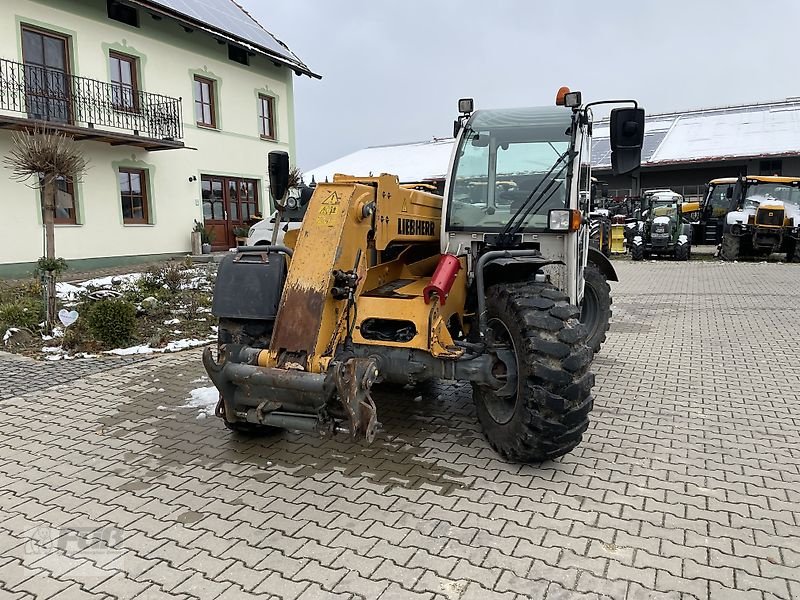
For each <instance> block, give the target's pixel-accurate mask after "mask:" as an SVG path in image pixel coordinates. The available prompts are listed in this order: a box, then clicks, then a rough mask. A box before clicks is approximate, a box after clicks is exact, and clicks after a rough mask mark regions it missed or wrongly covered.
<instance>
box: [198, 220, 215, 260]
mask: <svg viewBox="0 0 800 600" xmlns="http://www.w3.org/2000/svg"><path fill="white" fill-rule="evenodd" d="M194 231H196V232H198V233H199V234H200V243H201V248H202V252H203V254H211V243H212V242H213V241H214V236H215V235H216V232H215V231H214V230H213V229H211V228H210V227H206V225H205V224H204V223H200V222H199V221H197V220H195V222H194Z"/></svg>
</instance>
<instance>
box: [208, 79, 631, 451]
mask: <svg viewBox="0 0 800 600" xmlns="http://www.w3.org/2000/svg"><path fill="white" fill-rule="evenodd" d="M609 102H610V101H609ZM615 102H616V101H615ZM624 102H625V103H627V104H630V105H632V106H625V107H618V108H614V109H613V110H612V113H611V144H612V149H613V151H614V154H613V165H614V170H615V172H616V173H628V172H631V171H633V170H635V169H637V168H638V167H639V163H640V154H641V146H642V139H643V133H644V110H643V109H641V108H639V107H638V106H637V104H636V102H635V101H624ZM556 104H557V106H553V107H540V108H523V109H505V110H477V111H473V102H472V100H471V99H464V100H461V101H459V111H460V116H459V118H458V119H457V120H456V122H455V131H456V141H455V144H454V151H453V155H452V159H451V165H450V169H449V175H448V180H447V183H446V189H445V194H444V197H442V196H437V195H434V194H430V193H427V192H425V191H421V190H418V189H409V188H408V187H403V186H401V185H399V183H398V179H397V178H396V177H395V176H393V175H380V176H378V177H353V176H344V175H337V176H335V177H334V178H333V182H331V183H324V184H318V185H317V187H316V189H315V190H314V193H313V196H312V197H311V199H310V200H309V201H308V204H307V205H305V206H302V207H301V206H297V203H294V205H293V206H291V207H287V206H285V205H284V202H283V199H284V198H285V196H286V187H287V173H288V170H289V159H288V156H287V155H286V154H285V153H280V152H273V153H270V156H269V175H270V189H271V193H272V196H273V198H274V199H275V200H276V204H277V206H278V209H279V215H281V212H280V211H283V216H279V217H278V219H279V220H280V219H281V218H289V220H297V214H296V211H298V210H300V211H304V216H303V218H302V226H301V227H300V229H295V230H289V231H287V232H286V234H285V236H284V239H283V244H282V245H269V246H257V247H251V248H247V247H244V248H239V249H238V252H237V253H236V254H235V255H231V256H229V257H226V259H225V260H224V261H223V262H222V263H221V265H220V268H219V272H218V276H217V282H216V288H215V292H214V301H213V312H214V314H215V315H217V316H218V317H219V319H220V322H219V347H218V350H217V352H216V353H215V352H213V351H212V350H211V349H207V350H206V352H205V353H204V355H203V362H204V365H205V367H206V370H207V371H208V374H209V376H210V378H211V380H212V381H213V382H214V384H215V385H216V387H217V388H218V389H219V391H220V401H219V404H218V407H217V415H218V416H219V417H221V418H222V419H223V420H224V422H225V424H226V425H227V427H229V428H230V429H233V430H235V431H261V430H269V429H271V428H278V429H288V430H299V431H306V432H316V433H318V434H320V435H326V436H328V435H335V434H348V435H350V436H351V437H352V438H353V439H354V440H357V439H366V440H367V441H371V440H372V439H373V438H374V437H375V435H376V434H377V432H378V430H379V421H378V416H379V415H378V410H377V408H376V406H375V403H374V402H373V399H372V395H371V387H372V385H373V384H374V383H376V382H380V381H386V382H390V383H398V384H417V383H421V382H424V381H426V380H429V379H432V378H439V379H448V380H457V381H468V382H470V383H471V384H472V388H473V396H474V400H475V404H476V408H477V414H478V418H479V420H480V422H481V425H482V427H483V430H484V432H485V434H486V437H487V439H488V441H489V443H490V444H491V446H492V447H493V448H494V449H495V450H496V451H497V452H498V453H499V454H500V455H501V456H503V457H504V458H505V459H507V460H510V461H518V462H533V461H542V460H545V459H550V458H555V457H558V456H561V455H563V454H565V453H567V452H569V451H570V450H571V449H572V448H574V447H575V446H576V445H577V444H578V443H579V442H580V440H581V436H582V434H583V432H584V431H585V430H586V428H587V426H588V417H589V412H590V410H591V409H592V396H591V390H592V386H593V384H594V376H593V374H592V373H591V371H590V364H591V361H592V356H593V349H599V344H600V343H601V342H602V340H603V339H604V338H605V332H606V330H607V329H608V318H609V316H610V303H611V299H610V295H609V292H610V288H609V285H608V283H607V280H616V274H615V272H614V269H613V267H612V265H611V263H610V262H609V261H608V259H606V258H605V257H604V256H603V255H602V254H601V253H600V252H598V251H597V250H596V249H593V248H590V247H589V243H588V223H587V220H586V218H585V213H586V212H587V210H588V203H589V195H590V194H589V192H590V185H591V160H590V159H591V123H592V111H591V107H592V106H593V105H594V104H598V103H592V104H583V103H582V102H581V94H580V93H579V92H570V91H569V90H568V89H567V88H562V89H561V90H559V93H558V95H557V102H556ZM509 181H513V183H514V185H510V184H509V183H508V182H509ZM501 183H502V185H501ZM278 226H279V224H278V223H276V226H275V230H277V229H278ZM592 336H594V337H592Z"/></svg>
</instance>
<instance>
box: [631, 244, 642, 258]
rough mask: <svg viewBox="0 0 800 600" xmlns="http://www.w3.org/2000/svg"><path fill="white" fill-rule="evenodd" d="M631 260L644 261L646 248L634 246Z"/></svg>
mask: <svg viewBox="0 0 800 600" xmlns="http://www.w3.org/2000/svg"><path fill="white" fill-rule="evenodd" d="M631 258H632V259H633V260H643V259H644V246H642V245H638V246H637V245H636V244H634V245H633V246H631Z"/></svg>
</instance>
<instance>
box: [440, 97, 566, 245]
mask: <svg viewBox="0 0 800 600" xmlns="http://www.w3.org/2000/svg"><path fill="white" fill-rule="evenodd" d="M539 111H540V112H539V113H526V114H522V113H521V112H520V113H516V114H514V115H512V116H513V117H518V118H517V119H516V120H514V119H513V118H509V117H508V115H507V114H506V115H503V116H504V117H505V118H503V119H500V118H498V114H497V113H500V112H501V111H497V112H495V111H489V112H490V115H489V116H488V117H487V116H483V118H477V117H478V116H479V115H480V113H476V118H475V119H474V120H473V122H472V123H471V124H470V126H469V128H468V129H467V130H466V131H465V132H464V135H463V137H462V140H461V145H460V147H459V151H458V154H457V157H456V164H455V166H454V173H453V180H452V185H451V188H450V202H449V205H448V215H447V219H448V226H449V227H448V228H449V229H453V230H469V231H496V230H501V229H502V228H503V227H504V226H505V225H506V224H507V223H508V221H509V219H510V218H511V216H512V215H513V214H514V213H515V212H516V211H517V209H519V207H520V206H522V205H523V204H524V203H525V202H526V200H527V199H528V197H529V196H530V195H531V192H533V191H534V189H536V188H537V186H539V187H538V191H537V193H536V194H535V195H534V198H535V197H536V196H538V195H539V194H540V192H542V191H544V190H545V188H547V187H548V184H550V183H552V186H550V188H549V189H548V191H547V192H546V193H545V194H544V196H543V198H542V199H545V198H547V200H546V201H545V202H544V203H542V204H541V206H539V208H538V209H537V210H536V211H535V212H534V211H532V212H531V213H530V214H529V215H528V216H527V217H526V218H525V219H524V221H523V223H522V227H521V230H523V231H530V230H538V229H544V228H545V227H546V226H547V212H548V211H549V210H550V209H552V208H563V207H565V206H566V203H567V198H568V193H567V168H566V167H565V165H566V162H567V161H566V159H564V160H561V161H560V162H559V164H558V165H557V166H556V167H555V168H554V169H552V172H551V173H550V174H549V175H548V172H549V171H550V170H551V168H552V167H553V166H554V164H555V163H556V162H557V161H558V160H559V157H561V156H562V155H563V154H564V152H565V151H566V150H567V149H568V148H569V145H570V135H569V132H568V129H569V125H570V113H569V112H568V111H564V110H558V111H550V110H545V109H539ZM484 112H486V111H484ZM520 115H521V117H520ZM481 116H482V115H481Z"/></svg>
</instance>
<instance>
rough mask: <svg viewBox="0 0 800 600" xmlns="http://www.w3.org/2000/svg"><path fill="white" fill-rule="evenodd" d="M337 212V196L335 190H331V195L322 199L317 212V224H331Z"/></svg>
mask: <svg viewBox="0 0 800 600" xmlns="http://www.w3.org/2000/svg"><path fill="white" fill-rule="evenodd" d="M338 212H339V196H337V195H336V192H331V195H330V196H328V197H327V198H325V200H323V201H322V206H320V209H319V212H318V213H317V225H327V226H329V227H330V226H333V224H334V222H335V220H336V215H337V214H338Z"/></svg>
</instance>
